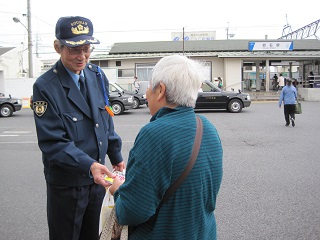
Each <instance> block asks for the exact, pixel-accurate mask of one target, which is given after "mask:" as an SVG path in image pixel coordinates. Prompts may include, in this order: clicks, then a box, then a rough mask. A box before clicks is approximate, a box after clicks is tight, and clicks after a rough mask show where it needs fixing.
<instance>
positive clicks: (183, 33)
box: [182, 27, 184, 55]
mask: <svg viewBox="0 0 320 240" xmlns="http://www.w3.org/2000/svg"><path fill="white" fill-rule="evenodd" d="M182 55H184V27H183V28H182Z"/></svg>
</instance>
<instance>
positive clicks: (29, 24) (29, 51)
mask: <svg viewBox="0 0 320 240" xmlns="http://www.w3.org/2000/svg"><path fill="white" fill-rule="evenodd" d="M13 21H14V22H15V23H20V24H21V25H22V26H23V27H24V28H25V29H26V30H27V32H28V65H29V69H28V76H29V78H33V55H32V54H33V52H32V31H31V10H30V0H27V21H28V27H26V26H25V25H24V24H23V23H22V22H21V21H20V19H19V18H16V17H14V18H13Z"/></svg>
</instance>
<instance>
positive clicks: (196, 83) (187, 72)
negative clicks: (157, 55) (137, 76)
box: [150, 55, 204, 107]
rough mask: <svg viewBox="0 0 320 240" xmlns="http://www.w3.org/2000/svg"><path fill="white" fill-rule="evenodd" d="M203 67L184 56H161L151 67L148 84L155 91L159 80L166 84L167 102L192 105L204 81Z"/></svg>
mask: <svg viewBox="0 0 320 240" xmlns="http://www.w3.org/2000/svg"><path fill="white" fill-rule="evenodd" d="M203 73H204V67H203V65H202V64H201V63H200V62H197V61H194V60H191V59H189V58H187V57H185V56H180V55H172V56H167V57H164V58H162V59H161V60H160V61H159V62H158V63H157V64H156V66H155V67H154V68H153V71H152V77H151V81H150V86H151V89H152V91H155V89H156V88H157V86H159V84H160V82H162V83H163V84H164V85H166V100H167V102H168V103H169V104H175V105H178V106H186V107H194V106H195V103H196V100H197V97H198V91H199V88H200V87H201V84H202V82H203V81H204V74H203Z"/></svg>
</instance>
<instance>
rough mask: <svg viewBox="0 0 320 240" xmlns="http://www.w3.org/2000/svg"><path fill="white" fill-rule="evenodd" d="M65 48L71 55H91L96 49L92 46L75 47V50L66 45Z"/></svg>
mask: <svg viewBox="0 0 320 240" xmlns="http://www.w3.org/2000/svg"><path fill="white" fill-rule="evenodd" d="M64 47H65V48H66V49H68V52H69V54H70V55H80V54H90V53H91V52H92V51H93V49H94V47H93V46H90V45H87V46H84V47H74V48H71V47H67V46H65V45H64Z"/></svg>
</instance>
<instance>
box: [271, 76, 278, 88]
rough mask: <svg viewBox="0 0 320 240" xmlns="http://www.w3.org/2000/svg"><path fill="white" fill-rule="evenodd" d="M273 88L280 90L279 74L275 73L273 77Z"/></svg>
mask: <svg viewBox="0 0 320 240" xmlns="http://www.w3.org/2000/svg"><path fill="white" fill-rule="evenodd" d="M272 80H273V81H272V85H273V90H278V75H277V74H276V73H275V74H274V75H273V78H272Z"/></svg>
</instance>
